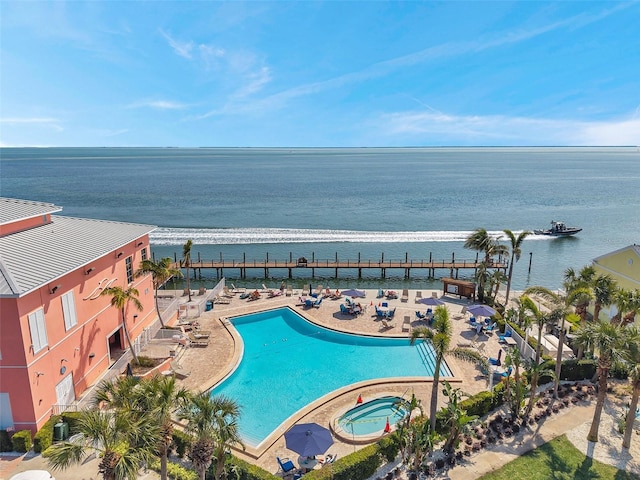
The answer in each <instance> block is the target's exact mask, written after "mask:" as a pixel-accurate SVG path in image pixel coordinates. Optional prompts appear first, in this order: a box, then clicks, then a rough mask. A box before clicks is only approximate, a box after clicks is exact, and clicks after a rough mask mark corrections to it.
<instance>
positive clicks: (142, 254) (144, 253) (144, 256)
mask: <svg viewBox="0 0 640 480" xmlns="http://www.w3.org/2000/svg"><path fill="white" fill-rule="evenodd" d="M140 258H142V261H143V262H144V261H145V260H146V259H147V247H145V248H143V249H142V250H140Z"/></svg>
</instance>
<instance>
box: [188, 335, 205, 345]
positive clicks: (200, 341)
mask: <svg viewBox="0 0 640 480" xmlns="http://www.w3.org/2000/svg"><path fill="white" fill-rule="evenodd" d="M187 338H188V339H189V342H190V343H189V345H190V346H193V347H206V346H208V345H209V337H207V338H196V336H195V335H194V334H192V333H190V334H189V336H188V337H187Z"/></svg>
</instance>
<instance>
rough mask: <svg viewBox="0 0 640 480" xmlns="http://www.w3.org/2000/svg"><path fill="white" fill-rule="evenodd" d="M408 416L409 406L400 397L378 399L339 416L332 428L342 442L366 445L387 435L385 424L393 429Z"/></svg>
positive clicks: (359, 405)
mask: <svg viewBox="0 0 640 480" xmlns="http://www.w3.org/2000/svg"><path fill="white" fill-rule="evenodd" d="M408 414H409V405H408V403H407V401H406V400H405V399H403V398H402V397H397V396H385V397H379V398H376V399H373V400H370V401H368V402H365V403H361V404H358V405H356V406H355V407H353V408H350V409H349V410H347V411H346V412H344V413H342V414H339V415H338V416H336V417H335V418H334V420H333V422H332V427H333V431H334V434H335V435H337V436H339V437H340V438H342V440H343V441H347V442H355V443H360V442H362V443H368V442H371V441H374V440H376V439H377V438H380V437H382V436H383V435H384V434H385V433H387V432H385V429H386V428H387V422H388V423H389V428H390V429H393V428H394V427H395V425H396V424H397V423H398V422H400V421H401V420H402V419H404V418H405V417H406V416H407V415H408Z"/></svg>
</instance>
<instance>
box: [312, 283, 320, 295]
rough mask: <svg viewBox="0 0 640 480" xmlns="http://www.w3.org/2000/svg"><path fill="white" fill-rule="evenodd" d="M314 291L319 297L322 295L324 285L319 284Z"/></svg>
mask: <svg viewBox="0 0 640 480" xmlns="http://www.w3.org/2000/svg"><path fill="white" fill-rule="evenodd" d="M313 293H314V294H315V296H316V297H318V296H319V295H322V285H318V286H317V288H316V291H315V292H313Z"/></svg>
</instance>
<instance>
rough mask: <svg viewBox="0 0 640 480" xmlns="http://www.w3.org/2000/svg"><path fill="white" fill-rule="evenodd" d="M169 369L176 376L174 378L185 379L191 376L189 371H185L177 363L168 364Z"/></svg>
mask: <svg viewBox="0 0 640 480" xmlns="http://www.w3.org/2000/svg"><path fill="white" fill-rule="evenodd" d="M169 368H170V369H171V371H172V372H173V374H174V375H175V376H176V378H187V377H188V376H189V375H191V371H190V370H185V369H184V368H183V367H182V366H181V365H180V364H179V363H178V362H175V361H174V362H171V363H170V364H169Z"/></svg>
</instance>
